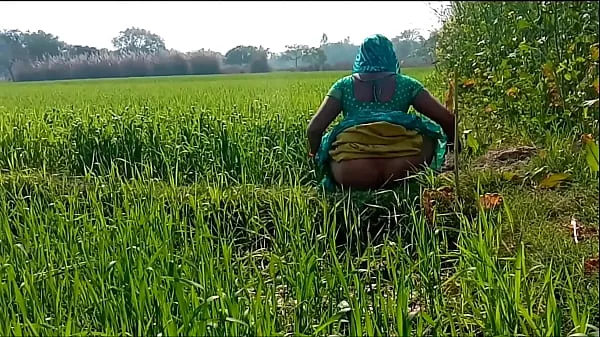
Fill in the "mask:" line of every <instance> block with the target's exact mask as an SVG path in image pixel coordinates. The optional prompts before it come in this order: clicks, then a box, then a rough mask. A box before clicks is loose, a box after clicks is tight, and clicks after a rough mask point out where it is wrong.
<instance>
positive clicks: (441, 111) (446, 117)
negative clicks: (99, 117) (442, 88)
mask: <svg viewBox="0 0 600 337" xmlns="http://www.w3.org/2000/svg"><path fill="white" fill-rule="evenodd" d="M413 106H414V107H415V109H416V110H417V111H418V112H419V113H421V114H423V115H425V116H427V117H429V118H431V119H432V120H433V121H434V122H436V123H438V124H439V125H440V126H441V127H442V129H443V130H444V132H445V133H446V136H447V137H448V143H449V144H452V143H454V132H456V130H454V115H453V114H452V113H451V112H450V111H448V109H446V107H444V106H443V105H442V104H441V103H440V102H438V100H437V99H435V98H434V97H433V96H431V94H430V93H429V91H427V90H426V89H424V90H421V92H420V93H419V94H418V95H417V96H416V97H415V99H414V100H413Z"/></svg>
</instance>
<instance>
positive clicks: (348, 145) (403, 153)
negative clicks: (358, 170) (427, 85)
mask: <svg viewBox="0 0 600 337" xmlns="http://www.w3.org/2000/svg"><path fill="white" fill-rule="evenodd" d="M422 147H423V136H421V135H420V134H419V133H418V132H416V131H410V130H406V128H404V127H403V126H400V125H395V124H391V123H388V122H377V123H370V124H362V125H357V126H354V127H351V128H348V129H346V130H345V131H344V132H342V133H340V134H339V135H338V136H337V138H336V140H335V142H334V143H333V144H332V147H331V148H332V149H331V150H330V151H329V155H331V157H332V158H333V160H335V161H337V162H341V161H344V160H352V159H364V158H398V157H407V156H417V155H419V154H421V148H422Z"/></svg>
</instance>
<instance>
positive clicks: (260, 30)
mask: <svg viewBox="0 0 600 337" xmlns="http://www.w3.org/2000/svg"><path fill="white" fill-rule="evenodd" d="M441 3H442V2H433V3H431V4H430V3H427V2H424V1H423V2H421V1H414V2H402V1H397V2H387V1H386V2H383V1H382V2H377V1H335V2H334V1H331V2H326V1H318V2H317V1H298V2H292V1H279V2H262V1H243V2H242V1H239V2H229V1H227V2H225V1H202V2H177V1H168V2H166V1H165V2H162V1H136V2H127V1H98V2H94V1H89V2H84V1H77V2H63V1H48V2H35V1H2V2H0V17H1V19H0V29H20V30H22V31H25V30H30V31H37V30H39V29H41V30H43V31H45V32H47V33H51V34H54V35H57V36H58V37H59V39H60V40H62V41H65V42H67V43H70V44H80V45H89V46H93V47H97V48H108V49H112V45H111V42H110V41H111V39H112V38H113V37H115V36H117V35H118V34H119V31H121V30H124V29H126V28H129V27H131V26H136V27H139V28H144V29H147V30H149V31H151V32H153V33H156V34H158V35H160V36H161V37H162V38H163V39H164V40H165V43H166V46H167V48H174V49H177V50H180V51H183V52H188V51H193V50H198V49H201V48H205V49H212V50H214V51H218V52H222V53H225V52H226V51H227V50H229V49H231V48H233V47H235V46H236V45H240V44H243V45H255V46H258V45H263V46H264V47H267V48H271V51H274V52H280V51H283V50H284V49H285V45H287V44H294V43H298V44H307V45H311V46H317V45H318V44H319V41H320V39H321V35H322V34H323V33H326V34H327V36H328V37H329V41H330V42H336V41H340V40H343V39H344V38H345V37H346V36H349V37H350V40H351V42H353V43H356V44H358V43H360V42H361V41H362V40H363V39H364V38H365V37H366V36H368V35H370V34H375V33H380V34H384V35H386V36H387V37H389V38H392V37H394V36H396V35H398V34H400V32H402V31H403V30H405V29H410V28H412V29H419V30H421V31H422V34H423V36H424V37H427V36H428V35H429V33H428V32H429V31H430V30H431V29H433V28H437V27H439V23H438V20H437V18H436V16H435V14H434V12H433V11H432V10H431V6H433V7H439V6H440V5H441ZM366 13H374V15H373V16H369V15H366Z"/></svg>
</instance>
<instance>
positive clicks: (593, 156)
mask: <svg viewBox="0 0 600 337" xmlns="http://www.w3.org/2000/svg"><path fill="white" fill-rule="evenodd" d="M585 160H586V161H587V163H588V165H589V167H590V169H591V170H592V172H593V173H596V172H598V144H596V142H595V141H593V140H592V141H590V142H587V143H586V144H585Z"/></svg>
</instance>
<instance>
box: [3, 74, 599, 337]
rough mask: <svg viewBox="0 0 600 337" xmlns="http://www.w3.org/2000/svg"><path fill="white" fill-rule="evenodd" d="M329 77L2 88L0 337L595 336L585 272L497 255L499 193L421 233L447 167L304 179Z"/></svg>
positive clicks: (503, 227)
mask: <svg viewBox="0 0 600 337" xmlns="http://www.w3.org/2000/svg"><path fill="white" fill-rule="evenodd" d="M411 71H413V72H411V73H409V74H411V75H413V76H415V77H417V78H418V79H421V80H423V81H424V82H425V83H427V84H431V85H433V84H432V83H430V82H429V80H427V79H425V78H424V76H426V75H427V74H428V73H429V72H428V71H427V70H411ZM340 75H342V74H341V73H318V74H314V73H312V74H310V73H295V74H286V73H279V74H268V75H245V76H212V77H182V78H163V79H153V78H150V79H149V78H145V79H127V80H102V81H99V80H90V81H73V82H54V83H37V84H31V83H25V84H12V85H2V86H1V89H0V102H2V103H1V106H0V112H1V113H0V116H1V117H0V151H1V152H0V168H1V171H0V172H1V173H0V266H1V267H0V308H1V309H0V311H1V315H0V334H2V335H33V334H36V335H67V334H68V335H136V336H140V335H159V334H160V335H163V336H164V335H169V336H172V335H202V336H206V335H211V336H224V335H258V336H274V335H300V336H301V335H322V336H325V335H327V336H331V335H349V336H358V335H361V336H363V335H368V336H373V335H386V336H387V335H389V336H407V335H428V336H440V335H453V336H464V335H482V334H483V335H486V336H488V335H494V336H499V335H507V334H510V335H514V334H521V335H552V336H555V335H566V334H569V335H573V336H575V335H576V333H579V334H580V335H582V334H588V333H591V332H593V331H594V329H595V328H594V327H593V326H594V325H597V324H598V321H597V318H596V317H595V316H594V315H595V313H597V311H594V309H593V307H594V305H595V304H597V300H598V295H597V292H595V293H594V292H591V293H590V295H589V296H588V295H587V294H585V293H584V292H582V288H585V284H586V282H597V279H595V280H594V279H593V280H591V281H590V280H589V279H588V278H585V277H584V276H583V270H582V264H581V263H578V264H574V265H560V264H558V265H557V264H556V263H553V262H552V261H551V259H550V261H549V262H540V261H539V260H531V259H529V256H530V254H531V253H532V251H531V250H529V249H528V247H526V246H525V245H520V244H519V243H518V242H517V243H516V246H515V247H517V249H515V250H511V251H509V252H508V253H507V252H506V251H504V250H503V247H504V245H505V244H506V242H505V240H504V236H503V233H505V232H506V231H509V230H510V229H511V228H513V227H514V226H515V222H518V221H519V218H518V217H519V215H518V214H517V215H515V214H513V213H512V212H511V206H512V205H511V204H510V200H507V202H506V203H505V205H504V208H503V209H498V210H493V211H489V210H484V209H482V208H478V207H477V205H476V204H468V205H467V204H465V205H460V204H459V205H455V206H453V208H452V209H449V210H446V211H443V210H441V209H440V210H439V213H438V214H437V216H436V218H435V224H434V225H432V224H431V223H429V220H427V218H426V216H425V214H424V211H423V208H422V206H421V203H420V198H419V197H418V196H419V194H420V192H422V189H423V188H431V187H437V186H438V185H439V184H443V178H440V177H437V178H433V177H427V176H426V175H423V176H422V177H421V178H422V179H419V180H418V181H420V183H413V184H408V185H406V186H404V187H402V188H399V189H396V190H394V191H382V192H377V193H355V192H354V193H347V192H344V193H338V194H334V195H328V196H327V195H322V194H321V193H320V192H319V190H318V189H316V188H314V187H315V186H316V183H317V179H316V177H315V174H314V172H313V166H312V164H311V163H310V161H309V160H308V159H307V156H306V145H305V135H304V130H305V126H306V123H307V121H308V119H309V118H310V117H311V114H312V113H313V112H314V109H315V108H316V107H317V106H318V105H319V103H320V101H321V99H322V96H323V94H324V93H325V92H326V90H327V89H328V87H329V86H330V85H331V84H332V83H333V81H334V80H335V79H336V78H337V77H339V76H340ZM431 88H432V90H434V92H435V91H437V89H438V88H437V87H431ZM475 187H476V186H474V188H473V189H472V190H471V193H472V194H474V195H475V194H477V195H478V194H480V193H483V192H484V191H483V190H478V189H476V188H475Z"/></svg>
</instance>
